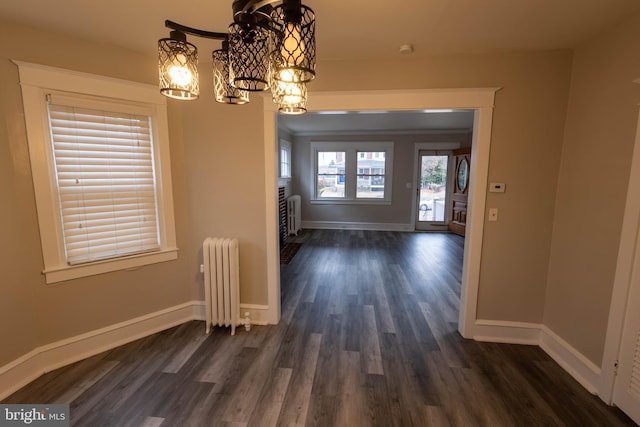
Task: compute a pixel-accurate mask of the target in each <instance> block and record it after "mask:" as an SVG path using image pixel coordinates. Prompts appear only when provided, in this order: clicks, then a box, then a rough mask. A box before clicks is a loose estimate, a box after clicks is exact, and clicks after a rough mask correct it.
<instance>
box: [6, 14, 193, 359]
mask: <svg viewBox="0 0 640 427" xmlns="http://www.w3.org/2000/svg"><path fill="white" fill-rule="evenodd" d="M0 40H3V41H9V40H10V41H11V42H10V43H8V42H6V43H4V44H3V45H4V49H2V52H1V53H0V94H2V96H0V174H1V175H0V230H1V231H0V235H1V236H2V245H0V271H1V272H2V278H1V279H0V342H2V343H3V344H2V345H0V366H2V365H4V364H6V363H8V362H10V361H12V360H14V359H17V358H18V357H19V356H21V355H24V354H26V353H28V352H29V351H31V350H33V349H34V348H36V347H38V346H42V345H45V344H48V343H52V342H55V341H58V340H61V339H65V338H68V337H72V336H75V335H78V334H81V333H84V332H88V331H92V330H95V329H99V328H102V327H105V326H108V325H112V324H115V323H118V322H122V321H125V320H127V319H131V318H134V317H137V316H142V315H145V314H147V313H150V312H154V311H157V310H161V309H163V308H166V307H169V306H174V305H177V304H180V303H183V302H186V301H189V300H191V299H192V294H193V292H191V289H190V286H189V285H190V284H189V281H188V280H187V277H188V260H187V258H186V257H185V253H188V251H185V249H186V248H187V247H188V243H187V236H188V228H187V210H186V207H185V206H186V197H185V196H186V176H185V168H184V159H183V153H182V141H181V140H182V136H181V134H180V133H179V132H176V129H178V130H179V129H180V123H179V120H176V119H175V118H176V117H178V115H176V114H175V108H173V107H170V112H171V113H170V126H171V129H170V132H171V138H172V141H171V142H172V145H171V151H172V153H171V154H172V168H173V186H174V188H173V191H174V199H175V205H176V209H175V216H176V227H177V230H176V232H177V243H178V247H180V248H183V250H182V251H181V252H180V255H179V259H178V260H177V261H172V262H167V263H163V264H156V265H152V266H146V267H142V268H139V269H137V270H134V271H121V272H116V273H111V274H104V275H100V276H94V277H89V278H84V279H77V280H72V281H68V282H64V283H59V284H55V285H45V281H44V277H43V276H42V274H41V271H42V269H43V261H42V253H41V249H40V237H39V233H38V222H37V216H36V207H35V200H34V193H33V186H32V182H31V170H30V164H29V155H28V146H27V140H26V135H25V132H26V131H25V126H24V116H23V112H22V99H21V94H20V86H19V83H18V81H19V80H18V69H17V67H16V66H15V65H14V64H13V63H12V62H11V61H10V59H18V60H22V61H28V62H34V63H40V64H45V65H50V66H56V67H63V68H68V69H73V70H78V71H84V72H91V73H96V74H101V75H106V76H111V77H117V78H124V79H129V80H133V81H138V82H144V83H152V84H155V80H156V78H157V77H156V75H155V72H154V71H155V67H156V59H155V58H146V57H142V56H140V55H137V54H134V53H131V52H127V51H125V50H122V49H116V48H111V47H109V46H104V45H96V44H92V43H87V42H84V41H82V40H77V39H69V38H65V37H61V36H58V35H56V34H51V33H47V32H40V31H37V30H33V29H29V28H25V27H22V26H19V25H14V24H12V23H9V22H3V21H0Z"/></svg>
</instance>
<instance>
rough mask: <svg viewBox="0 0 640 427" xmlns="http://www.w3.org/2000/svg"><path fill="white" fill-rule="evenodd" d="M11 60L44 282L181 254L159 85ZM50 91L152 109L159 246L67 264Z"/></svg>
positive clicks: (167, 131)
mask: <svg viewBox="0 0 640 427" xmlns="http://www.w3.org/2000/svg"><path fill="white" fill-rule="evenodd" d="M13 62H14V63H15V64H16V65H17V66H18V71H19V75H20V85H21V89H22V100H23V107H24V114H25V125H26V131H27V141H28V147H29V157H30V160H31V171H32V179H33V185H34V193H35V198H36V207H37V215H38V225H39V228H40V240H41V244H42V255H43V261H44V269H43V274H44V275H45V279H46V283H47V284H50V283H57V282H62V281H67V280H71V279H76V278H81V277H86V276H92V275H96V274H102V273H107V272H112V271H118V270H124V269H129V268H135V267H140V266H143V265H148V264H154V263H159V262H165V261H170V260H174V259H177V257H178V254H177V252H178V248H177V247H176V236H175V219H174V212H173V194H172V185H171V159H170V153H169V130H168V120H167V107H166V100H165V99H164V97H162V96H161V95H160V94H159V93H158V91H157V88H156V87H155V86H152V85H147V84H142V83H134V82H129V81H125V80H120V79H114V78H110V77H103V76H98V75H94V74H88V73H81V72H76V71H69V70H65V69H61V68H54V67H48V66H44V65H38V64H31V63H28V62H22V61H15V60H14V61H13ZM52 91H54V92H61V93H67V94H77V96H78V97H82V96H89V97H96V98H97V99H98V100H99V99H100V98H102V99H108V100H111V101H113V100H115V101H116V102H121V103H123V104H127V103H130V104H137V105H143V106H145V107H147V108H150V109H151V111H152V114H151V117H152V120H151V122H152V126H151V129H152V134H153V142H154V162H155V168H156V175H155V180H156V197H157V200H156V203H157V211H158V229H159V237H160V249H159V250H158V251H154V252H147V253H141V254H135V255H127V256H122V257H118V258H111V259H105V260H99V261H92V262H87V263H83V264H75V265H69V264H67V260H66V256H65V248H64V238H63V235H62V228H61V216H60V211H59V202H58V196H57V194H58V192H57V185H56V176H55V165H54V160H53V153H52V146H51V140H50V134H49V123H48V120H49V118H48V112H47V106H46V95H47V93H51V92H52Z"/></svg>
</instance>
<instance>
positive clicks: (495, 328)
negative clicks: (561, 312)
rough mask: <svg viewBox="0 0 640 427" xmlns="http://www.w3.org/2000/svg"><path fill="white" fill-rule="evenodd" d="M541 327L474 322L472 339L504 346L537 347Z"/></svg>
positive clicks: (522, 323)
mask: <svg viewBox="0 0 640 427" xmlns="http://www.w3.org/2000/svg"><path fill="white" fill-rule="evenodd" d="M541 327H542V325H539V324H537V323H524V322H505V321H500V320H476V324H475V327H474V333H473V339H474V340H476V341H486V342H499V343H505V344H526V345H539V344H540V328H541Z"/></svg>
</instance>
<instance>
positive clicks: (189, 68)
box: [158, 0, 316, 114]
mask: <svg viewBox="0 0 640 427" xmlns="http://www.w3.org/2000/svg"><path fill="white" fill-rule="evenodd" d="M275 3H280V4H278V5H276V6H273V4H275ZM232 9H233V23H231V25H229V28H228V32H226V33H218V32H211V31H203V30H198V29H196V28H191V27H186V26H184V25H180V24H177V23H175V22H172V21H169V20H167V21H165V26H166V27H167V28H169V29H171V30H172V31H171V32H170V35H169V38H163V39H160V40H158V67H159V75H160V93H161V94H163V95H165V96H168V97H170V98H174V99H181V100H193V99H198V97H199V96H200V84H199V80H198V49H197V48H196V46H194V45H193V44H191V43H189V42H188V41H187V34H189V35H192V36H197V37H204V38H209V39H217V40H222V46H221V48H220V49H217V50H214V51H213V53H212V58H213V90H214V96H215V100H216V101H217V102H220V103H224V104H246V103H247V102H249V93H250V92H262V91H267V90H271V95H272V100H273V102H274V103H275V104H276V105H278V110H279V111H280V112H282V113H286V114H302V113H304V112H306V111H307V108H306V104H307V87H306V85H307V83H308V82H310V81H311V80H313V79H314V78H315V75H316V71H315V68H316V41H315V15H314V13H313V10H311V9H310V8H308V7H307V6H305V5H303V4H301V1H300V0H234V1H233V5H232Z"/></svg>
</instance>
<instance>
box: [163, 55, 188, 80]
mask: <svg viewBox="0 0 640 427" xmlns="http://www.w3.org/2000/svg"><path fill="white" fill-rule="evenodd" d="M186 60H187V58H186V57H185V56H184V55H183V54H178V55H176V59H175V60H174V61H172V62H171V63H170V64H169V67H168V68H169V69H168V70H167V71H168V73H167V74H169V77H170V78H171V82H172V83H173V84H175V85H177V86H179V87H181V88H185V87H187V86H189V85H190V84H191V80H192V79H193V74H192V73H191V70H189V67H187V66H186V65H185V62H186Z"/></svg>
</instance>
